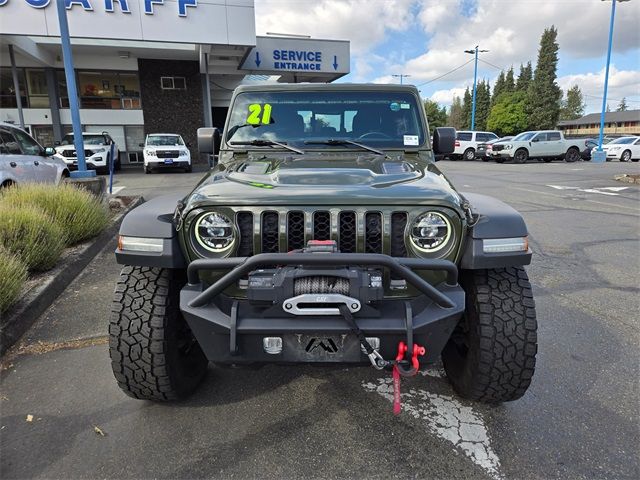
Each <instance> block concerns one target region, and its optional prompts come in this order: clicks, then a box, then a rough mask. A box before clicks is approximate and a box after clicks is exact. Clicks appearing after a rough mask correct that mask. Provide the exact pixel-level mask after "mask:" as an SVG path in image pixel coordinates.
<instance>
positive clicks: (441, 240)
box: [411, 212, 451, 252]
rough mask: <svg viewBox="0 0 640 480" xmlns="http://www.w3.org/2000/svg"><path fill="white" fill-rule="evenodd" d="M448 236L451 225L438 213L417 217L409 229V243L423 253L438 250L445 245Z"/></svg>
mask: <svg viewBox="0 0 640 480" xmlns="http://www.w3.org/2000/svg"><path fill="white" fill-rule="evenodd" d="M450 236H451V223H450V222H449V220H448V219H447V217H445V216H444V215H442V214H441V213H438V212H429V213H426V214H424V215H422V216H420V217H418V219H417V220H416V221H415V223H414V224H413V227H412V228H411V243H413V245H414V246H415V247H416V248H418V249H419V250H421V251H423V252H435V251H437V250H440V249H441V248H442V247H444V246H445V245H446V244H447V242H448V241H449V237H450Z"/></svg>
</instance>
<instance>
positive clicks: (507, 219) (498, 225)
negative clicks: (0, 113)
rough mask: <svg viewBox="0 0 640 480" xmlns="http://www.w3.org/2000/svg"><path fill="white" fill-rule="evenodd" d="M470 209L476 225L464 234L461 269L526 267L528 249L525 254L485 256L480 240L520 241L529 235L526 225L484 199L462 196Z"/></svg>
mask: <svg viewBox="0 0 640 480" xmlns="http://www.w3.org/2000/svg"><path fill="white" fill-rule="evenodd" d="M463 195H464V197H465V198H466V199H467V201H468V202H469V203H470V205H471V210H472V212H473V214H474V217H476V218H477V221H476V223H475V224H474V225H473V226H472V227H470V228H469V229H468V231H467V236H466V238H465V245H464V248H463V254H462V259H461V261H460V267H461V268H463V269H467V270H478V269H485V268H503V267H512V266H521V265H529V264H530V263H531V255H532V252H531V249H527V251H526V252H524V251H523V252H504V253H485V252H484V249H483V240H484V239H489V238H521V237H526V236H528V235H529V232H528V230H527V225H526V224H525V222H524V219H523V218H522V215H520V214H519V213H518V212H517V211H516V210H515V209H514V208H512V207H510V206H509V205H507V204H506V203H504V202H501V201H500V200H497V199H495V198H493V197H489V196H487V195H480V194H477V193H463Z"/></svg>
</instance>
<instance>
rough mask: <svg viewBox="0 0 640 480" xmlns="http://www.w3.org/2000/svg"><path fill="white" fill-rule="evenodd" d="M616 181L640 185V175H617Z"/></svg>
mask: <svg viewBox="0 0 640 480" xmlns="http://www.w3.org/2000/svg"><path fill="white" fill-rule="evenodd" d="M614 179H615V180H617V181H618V182H624V183H635V184H638V185H640V175H637V174H627V173H625V174H624V175H616V176H615V177H614Z"/></svg>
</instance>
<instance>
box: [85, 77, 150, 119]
mask: <svg viewBox="0 0 640 480" xmlns="http://www.w3.org/2000/svg"><path fill="white" fill-rule="evenodd" d="M78 90H79V94H80V107H81V108H95V109H107V110H130V109H139V108H140V106H141V105H140V82H139V79H138V74H137V73H136V72H114V71H79V72H78Z"/></svg>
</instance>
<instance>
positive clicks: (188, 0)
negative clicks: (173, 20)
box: [178, 0, 198, 17]
mask: <svg viewBox="0 0 640 480" xmlns="http://www.w3.org/2000/svg"><path fill="white" fill-rule="evenodd" d="M197 6H198V0H178V15H180V16H181V17H186V16H187V7H197Z"/></svg>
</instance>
